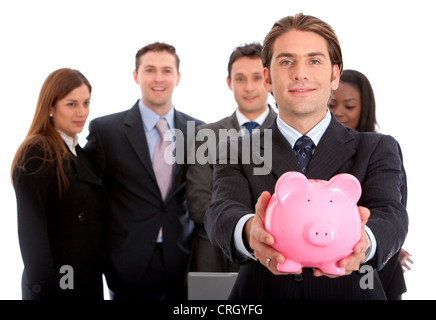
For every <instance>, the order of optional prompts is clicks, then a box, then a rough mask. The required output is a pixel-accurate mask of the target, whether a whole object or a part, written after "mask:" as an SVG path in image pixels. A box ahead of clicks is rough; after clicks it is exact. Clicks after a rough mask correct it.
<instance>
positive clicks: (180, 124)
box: [170, 109, 195, 193]
mask: <svg viewBox="0 0 436 320" xmlns="http://www.w3.org/2000/svg"><path fill="white" fill-rule="evenodd" d="M174 127H175V128H176V129H178V130H180V131H181V132H182V136H181V137H179V138H182V137H183V150H179V151H178V152H183V162H182V163H179V162H180V161H176V164H175V169H174V174H173V180H172V186H171V190H170V193H171V191H172V190H173V189H174V186H175V185H176V177H177V176H178V175H179V174H180V173H181V171H182V170H183V169H184V164H185V163H187V154H186V153H187V150H188V148H187V145H188V140H189V139H194V141H191V142H192V143H194V142H195V124H194V127H193V129H194V130H193V132H189V134H188V124H187V121H186V118H185V117H184V116H183V114H181V113H180V112H178V111H177V110H175V109H174ZM192 135H193V136H192ZM176 138H177V137H176ZM176 145H179V146H180V144H179V143H177V144H176ZM176 152H177V149H176Z"/></svg>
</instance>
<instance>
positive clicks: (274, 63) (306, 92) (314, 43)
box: [264, 30, 339, 125]
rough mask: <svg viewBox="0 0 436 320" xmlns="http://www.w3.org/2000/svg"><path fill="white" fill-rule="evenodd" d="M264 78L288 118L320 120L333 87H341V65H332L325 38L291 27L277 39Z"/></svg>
mask: <svg viewBox="0 0 436 320" xmlns="http://www.w3.org/2000/svg"><path fill="white" fill-rule="evenodd" d="M264 78H265V83H264V85H265V88H266V89H267V90H268V91H269V92H272V93H273V95H274V98H275V100H276V102H277V105H278V108H279V114H280V116H281V117H282V118H283V119H284V120H285V121H286V120H291V122H292V121H294V120H295V119H303V118H307V117H314V116H316V118H317V119H318V118H319V120H320V119H322V117H323V116H325V113H326V109H327V103H328V101H329V98H330V94H331V90H334V89H336V88H337V86H338V82H339V67H338V66H337V65H334V66H333V67H332V64H331V60H330V57H329V53H328V47H327V41H326V40H325V39H324V38H323V37H321V36H320V35H318V34H316V33H314V32H305V31H296V30H291V31H288V32H286V33H284V34H282V35H281V36H279V37H278V38H277V39H276V40H275V42H274V45H273V54H272V59H271V65H270V69H269V71H268V69H266V68H265V69H264ZM311 119H313V118H311ZM287 122H288V124H290V125H292V124H291V123H289V121H287Z"/></svg>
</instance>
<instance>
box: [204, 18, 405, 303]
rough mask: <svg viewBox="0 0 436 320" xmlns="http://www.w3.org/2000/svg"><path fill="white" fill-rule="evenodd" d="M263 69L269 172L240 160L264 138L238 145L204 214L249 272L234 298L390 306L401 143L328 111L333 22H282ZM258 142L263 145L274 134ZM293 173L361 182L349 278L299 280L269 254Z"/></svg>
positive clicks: (333, 80)
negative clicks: (275, 206)
mask: <svg viewBox="0 0 436 320" xmlns="http://www.w3.org/2000/svg"><path fill="white" fill-rule="evenodd" d="M262 61H263V65H264V67H265V68H264V85H265V88H266V89H267V91H269V92H271V93H272V94H273V95H274V98H275V100H276V102H277V106H278V116H277V121H276V122H275V123H274V125H273V126H272V127H271V130H272V140H271V141H270V140H267V139H264V143H263V144H261V146H260V147H261V148H263V149H264V150H263V151H264V152H271V153H272V163H271V165H270V166H271V173H269V174H266V175H260V174H258V175H256V174H253V172H255V171H254V169H255V168H256V166H259V164H258V163H254V161H253V162H252V163H248V164H247V163H244V162H243V160H242V159H243V158H244V156H245V158H246V159H247V158H250V157H247V156H246V155H244V154H243V153H244V152H243V151H244V150H243V148H240V146H241V145H243V144H247V143H246V141H245V140H247V139H253V140H254V138H255V137H254V136H255V135H256V134H253V135H251V136H246V137H241V138H239V140H238V145H239V147H238V149H237V150H236V151H237V153H238V159H237V160H238V161H233V162H230V160H229V159H227V160H228V161H227V162H226V161H222V160H225V159H222V158H221V156H220V159H219V160H220V161H217V163H218V164H216V165H215V167H214V183H213V194H212V202H211V205H210V207H209V209H208V211H207V212H206V215H205V228H206V231H207V233H208V235H209V238H210V240H211V241H212V242H213V243H214V244H215V245H217V246H219V247H221V249H222V250H223V252H225V253H226V255H227V256H228V257H229V258H230V259H231V260H232V261H240V262H241V263H243V265H242V266H241V268H240V271H239V274H238V278H237V280H236V283H235V285H234V287H233V290H232V293H231V295H230V299H277V300H288V299H309V300H310V299H384V298H385V295H384V292H383V288H382V286H381V283H380V280H379V278H378V275H377V269H381V268H383V266H384V265H385V264H386V262H387V261H388V260H389V258H390V257H392V255H393V254H394V253H395V252H397V251H398V250H399V248H400V247H401V245H402V243H403V241H404V239H405V236H406V234H407V227H408V217H407V212H406V209H405V207H404V206H403V205H402V204H401V184H402V173H401V159H400V156H399V154H398V148H397V142H396V141H395V140H394V139H393V138H392V137H390V136H387V135H381V134H375V133H359V132H357V131H355V130H352V129H348V128H345V127H343V126H342V125H341V124H340V123H339V122H338V121H337V120H336V118H335V117H334V116H333V115H332V114H331V113H330V112H329V111H328V107H327V106H328V102H329V99H330V96H331V92H332V90H334V89H336V88H337V86H338V82H339V77H340V74H341V72H342V54H341V49H340V46H339V41H338V40H337V37H336V34H335V32H334V30H333V29H332V28H331V27H330V26H329V25H328V24H326V23H325V22H323V21H321V20H320V19H318V18H315V17H312V16H307V15H303V14H297V15H295V16H289V17H285V18H283V19H281V20H279V21H278V22H276V23H275V24H274V26H273V28H272V29H271V31H270V32H269V33H268V35H267V36H266V37H265V40H264V46H263V50H262ZM257 134H260V135H261V137H260V139H259V138H258V139H257V141H262V135H265V134H266V133H265V132H263V133H262V132H261V133H257ZM300 138H302V139H304V140H305V141H311V143H310V144H309V145H308V148H310V149H309V150H310V151H309V153H310V154H308V152H307V150H306V151H305V152H306V154H307V156H309V157H311V159H310V161H309V163H308V165H304V166H302V165H299V162H298V161H299V160H298V158H300V157H299V153H300V152H302V151H298V150H297V149H298V145H299V142H300V141H302V140H299V139H300ZM229 145H230V147H231V148H232V145H231V141H230V142H229ZM294 148H297V149H295V150H294ZM230 154H231V153H230ZM233 160H235V159H233ZM221 163H224V164H221ZM287 171H302V172H304V173H305V174H306V176H307V178H309V179H322V180H329V179H330V178H332V177H333V176H334V175H336V174H339V173H349V174H352V175H354V176H355V177H356V178H357V179H358V180H359V181H360V183H361V186H362V196H361V198H360V200H359V203H358V205H359V211H360V214H361V221H362V222H361V226H362V228H361V238H360V240H359V242H358V243H357V244H356V245H355V247H354V248H353V252H352V253H351V254H350V255H349V256H348V257H345V258H344V259H342V260H341V261H339V266H340V267H343V268H345V271H346V272H345V275H344V276H332V275H327V274H323V273H322V272H321V271H320V270H319V269H311V268H302V269H300V270H299V271H297V272H296V273H294V274H284V273H281V272H279V271H278V270H277V263H283V262H284V256H283V255H282V254H281V253H280V252H278V251H276V250H274V249H273V248H272V247H271V245H273V244H274V237H273V236H272V235H271V234H269V233H268V232H267V231H266V230H265V228H264V215H265V209H266V206H267V204H268V201H269V199H270V197H271V194H272V193H273V192H274V187H275V183H276V181H277V179H278V178H279V177H280V176H281V175H282V174H283V173H285V172H287ZM253 213H254V214H253ZM362 263H367V264H369V266H367V267H365V268H363V269H364V270H365V271H366V270H373V273H372V274H371V277H372V279H373V280H374V282H373V283H374V287H372V288H368V287H367V286H363V285H362V282H361V280H362V274H360V273H359V272H358V270H359V269H360V268H361V264H362Z"/></svg>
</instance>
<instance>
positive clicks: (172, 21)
mask: <svg viewBox="0 0 436 320" xmlns="http://www.w3.org/2000/svg"><path fill="white" fill-rule="evenodd" d="M431 8H434V3H432V2H431V1H429V0H415V1H403V0H397V1H392V0H383V1H380V0H378V1H373V0H366V1H359V2H357V1H346V0H345V1H341V0H331V1H324V0H310V1H309V0H307V1H293V0H286V1H281V0H264V1H259V0H248V1H246V0H233V1H228V0H221V1H206V0H204V1H200V0H198V1H195V0H192V1H190V0H185V1H148V0H142V1H139V0H124V1H113V0H104V1H103V0H101V1H100V0H85V1H83V0H75V1H48V0H38V1H31V0H23V1H19V0H17V1H5V0H0V104H1V115H2V119H3V125H2V126H1V127H0V130H1V131H0V137H1V139H2V157H1V159H0V169H1V170H0V188H1V192H0V195H1V211H0V213H1V220H0V221H1V223H0V256H1V258H0V259H1V260H0V299H20V298H21V288H20V286H21V272H22V260H21V255H20V250H19V247H18V239H17V223H16V200H15V194H14V191H13V188H12V186H11V182H10V164H11V161H12V158H13V156H14V154H15V151H16V149H17V148H18V146H19V144H20V143H21V142H22V140H23V139H24V137H25V135H26V133H27V130H28V128H29V126H30V123H31V120H32V117H33V113H34V109H35V105H36V101H37V98H38V94H39V90H40V88H41V85H42V83H43V82H44V80H45V78H46V77H47V76H48V75H49V74H50V73H51V72H52V71H54V70H56V69H58V68H61V67H70V68H75V69H78V70H80V71H81V72H82V73H84V74H85V76H86V77H87V78H88V79H89V80H90V82H91V84H92V86H93V92H92V104H91V113H90V116H89V118H88V123H89V121H90V120H92V119H93V118H95V117H98V116H101V115H106V114H109V113H114V112H118V111H122V110H126V109H129V108H130V107H131V106H132V105H133V104H134V103H135V102H136V100H137V99H138V98H139V97H140V91H139V87H138V86H137V85H136V83H135V82H134V81H133V77H132V72H133V69H134V57H135V54H136V51H137V50H138V49H139V48H141V47H143V46H144V45H146V44H149V43H151V42H155V41H164V42H167V43H169V44H172V45H174V46H175V47H176V48H177V51H178V53H179V56H180V58H181V67H180V68H181V73H182V78H181V82H180V85H179V86H178V87H177V88H176V90H175V95H174V99H173V102H174V105H175V107H176V108H177V109H178V110H180V111H183V112H186V113H188V114H190V115H192V116H195V117H196V118H198V119H201V120H203V121H205V122H212V121H217V120H219V119H221V118H223V117H224V116H227V115H229V114H231V113H232V112H233V111H234V109H235V107H236V105H235V102H234V100H233V95H232V92H231V91H230V90H229V89H228V87H227V84H226V76H227V62H228V57H229V55H230V53H231V52H232V50H233V49H234V47H236V46H239V45H241V44H244V43H248V42H252V41H258V42H261V43H262V42H263V39H264V37H265V35H266V34H267V33H268V31H269V30H270V28H271V27H272V25H273V23H274V22H275V21H277V20H279V19H280V18H282V17H284V16H287V15H293V14H295V13H298V12H303V13H305V14H310V15H314V16H316V17H318V18H321V19H322V20H324V21H326V22H328V23H329V24H330V25H331V26H332V27H333V29H335V31H336V33H337V35H338V37H339V40H340V42H341V46H342V50H343V57H344V68H345V69H356V70H359V71H361V72H363V73H364V74H365V75H366V76H367V77H368V78H369V80H370V81H371V83H372V85H373V89H374V92H375V97H376V101H377V120H378V122H379V124H380V128H381V131H382V132H383V133H387V134H390V135H392V136H394V137H395V138H396V139H397V140H398V141H399V142H400V144H401V147H402V149H403V154H404V164H405V167H406V171H407V177H408V187H409V202H408V212H409V218H410V225H409V235H408V237H407V239H406V243H405V244H404V248H405V249H406V250H408V251H409V252H410V253H412V254H413V260H414V261H415V264H414V265H413V268H412V271H409V272H407V273H406V282H407V286H408V292H407V293H406V294H405V295H404V299H435V298H436V293H435V291H434V290H435V289H434V288H435V284H436V281H435V277H434V276H433V266H434V265H435V257H434V250H433V248H434V246H433V245H431V244H432V243H434V238H433V236H434V235H435V234H436V230H435V226H436V215H435V209H434V205H433V200H434V199H435V198H433V197H434V190H435V188H434V187H433V185H432V183H433V182H434V181H436V174H435V170H434V169H433V168H434V166H435V148H434V147H433V145H432V144H434V141H435V135H434V122H435V120H434V117H435V115H436V112H435V107H436V102H435V98H434V92H435V88H436V86H435V84H436V83H435V80H434V77H435V74H436V67H435V66H436V62H435V51H434V49H435V47H436V46H435V40H434V38H435V37H434V34H435V31H436V30H435V27H434V22H433V20H434V17H435V16H434V10H433V9H431ZM271 102H273V100H272V98H271ZM86 127H87V126H86ZM87 133H88V131H87V128H86V129H85V130H84V131H83V132H82V133H81V134H80V144H81V145H82V146H84V145H85V144H86V135H87ZM415 134H416V135H417V137H416V138H415ZM418 139H423V140H422V141H421V140H418ZM424 155H425V160H420V158H421V157H423V156H424ZM420 167H421V168H425V169H424V170H420Z"/></svg>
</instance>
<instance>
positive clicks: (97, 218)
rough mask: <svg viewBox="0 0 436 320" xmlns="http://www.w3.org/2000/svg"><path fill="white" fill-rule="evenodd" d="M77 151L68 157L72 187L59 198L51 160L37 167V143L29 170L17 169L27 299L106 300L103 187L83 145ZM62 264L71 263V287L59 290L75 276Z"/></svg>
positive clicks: (16, 187) (19, 218) (39, 160)
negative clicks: (104, 282)
mask: <svg viewBox="0 0 436 320" xmlns="http://www.w3.org/2000/svg"><path fill="white" fill-rule="evenodd" d="M76 151H77V158H75V159H74V160H73V161H68V162H67V161H64V169H65V170H66V174H67V177H68V181H69V188H68V190H66V191H64V192H63V193H62V196H61V197H59V192H58V182H57V179H56V178H55V175H54V167H53V165H46V166H45V167H44V168H43V170H41V171H38V169H39V168H40V167H41V164H42V161H41V158H42V157H43V152H42V151H41V150H40V149H38V148H37V147H34V148H33V149H31V151H30V152H29V153H28V154H27V156H26V159H27V160H29V161H28V162H27V165H26V167H25V169H26V171H25V172H24V171H22V170H18V169H16V168H15V170H14V173H13V183H14V187H15V193H16V197H17V213H18V235H19V242H20V249H21V255H22V257H23V262H24V272H23V277H22V297H23V299H71V298H73V299H74V298H78V299H103V282H102V275H103V265H102V261H103V231H102V213H103V207H104V189H103V186H102V185H101V183H100V181H99V179H98V178H97V176H96V174H95V173H94V170H93V167H92V165H91V163H90V162H89V161H88V160H87V158H86V156H85V154H84V152H83V150H82V149H81V148H80V146H77V147H76ZM36 171H38V173H37V174H30V173H32V172H36ZM63 265H68V266H71V267H72V270H73V274H72V275H73V277H72V278H70V279H74V281H73V289H64V290H63V289H61V286H60V280H61V278H62V277H63V276H67V275H68V276H69V275H71V269H67V270H66V271H62V272H60V268H61V267H62V266H63ZM63 280H66V278H64V279H63ZM63 283H64V281H63ZM67 284H68V285H71V282H69V283H68V282H67Z"/></svg>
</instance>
